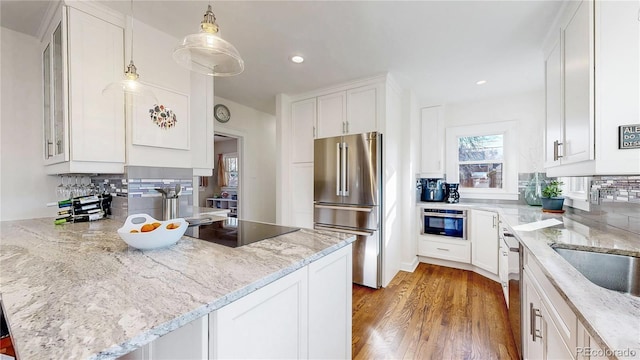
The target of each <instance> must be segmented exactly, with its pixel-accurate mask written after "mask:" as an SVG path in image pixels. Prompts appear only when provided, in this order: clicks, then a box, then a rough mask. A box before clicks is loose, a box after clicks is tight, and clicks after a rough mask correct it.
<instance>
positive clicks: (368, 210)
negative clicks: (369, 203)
mask: <svg viewBox="0 0 640 360" xmlns="http://www.w3.org/2000/svg"><path fill="white" fill-rule="evenodd" d="M314 207H315V208H316V209H330V210H345V211H361V212H368V213H370V212H371V211H373V208H370V207H353V206H338V205H318V204H316V205H314Z"/></svg>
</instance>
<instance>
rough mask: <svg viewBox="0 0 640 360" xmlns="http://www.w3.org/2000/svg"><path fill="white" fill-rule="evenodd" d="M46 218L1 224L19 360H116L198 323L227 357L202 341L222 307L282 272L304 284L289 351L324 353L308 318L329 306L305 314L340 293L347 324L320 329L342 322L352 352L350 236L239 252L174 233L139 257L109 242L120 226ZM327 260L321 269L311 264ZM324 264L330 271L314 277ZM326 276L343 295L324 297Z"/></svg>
mask: <svg viewBox="0 0 640 360" xmlns="http://www.w3.org/2000/svg"><path fill="white" fill-rule="evenodd" d="M52 222H53V220H52V219H50V218H44V219H35V220H20V221H5V222H0V233H1V242H0V261H1V263H2V267H1V270H0V285H1V288H0V289H1V292H0V296H1V300H2V303H3V307H4V310H5V312H4V314H5V316H6V318H7V321H8V323H9V327H10V330H11V335H12V338H13V342H14V347H15V349H16V351H17V354H18V356H19V357H20V359H23V360H28V359H43V358H69V359H70V358H73V359H80V358H82V359H85V358H93V359H108V358H116V357H118V356H121V355H124V354H127V353H129V352H131V351H134V350H136V349H138V348H140V347H143V346H145V345H146V344H149V343H152V342H153V341H156V339H158V338H159V337H161V336H163V335H166V334H169V333H171V332H173V331H174V330H176V329H178V328H180V327H182V326H184V325H186V324H189V323H191V322H193V321H195V320H198V319H202V318H203V317H206V316H209V322H208V323H209V338H213V340H211V342H210V343H209V344H208V349H209V357H210V358H215V357H225V356H228V355H229V353H228V352H227V353H225V352H224V351H222V350H217V349H214V348H213V347H214V346H215V345H212V343H215V341H216V339H218V340H220V339H219V338H218V336H220V335H214V336H212V335H211V334H212V331H213V332H215V329H214V328H213V326H214V324H215V323H216V322H217V321H219V322H220V323H219V325H220V326H222V322H221V321H222V320H221V319H222V317H223V316H222V313H221V311H222V309H227V308H229V307H231V306H229V305H230V304H234V303H235V304H237V303H241V302H242V301H246V299H250V298H251V297H254V299H255V297H256V296H257V295H256V294H259V293H260V291H263V290H264V289H267V288H269V286H272V285H274V284H276V283H278V282H281V281H282V280H283V279H287V278H290V277H291V276H297V278H299V279H302V280H301V282H299V283H297V285H296V286H295V289H298V290H294V291H298V292H297V293H295V297H294V299H296V301H298V306H299V309H298V313H297V314H296V315H295V316H298V317H299V318H301V319H304V322H305V323H304V324H302V326H299V327H298V328H299V330H297V331H299V332H300V333H301V335H299V337H298V338H299V339H302V342H303V343H298V344H296V346H297V348H296V349H297V350H295V351H298V354H302V355H303V356H304V357H306V356H310V353H309V354H307V353H306V352H307V351H309V352H311V351H315V350H317V349H320V350H321V349H322V345H323V344H314V343H312V342H313V341H316V340H315V338H316V337H314V338H313V339H312V336H311V334H314V332H315V330H314V326H315V324H314V319H317V316H315V315H317V314H319V315H321V316H323V317H326V316H325V315H324V314H326V311H328V310H326V309H317V308H314V307H317V306H322V304H321V303H322V301H317V300H318V296H322V293H325V294H324V296H331V297H338V296H339V295H340V294H342V296H343V297H344V299H340V300H339V301H342V303H343V304H344V309H340V311H339V314H338V315H340V314H342V312H343V311H344V314H342V315H341V316H342V317H347V318H348V319H341V318H340V316H336V317H332V319H330V321H341V322H343V323H342V324H336V325H337V326H338V327H341V328H344V330H345V331H346V333H342V334H339V336H341V337H345V338H344V339H343V340H344V343H345V344H344V346H345V347H346V351H348V353H349V354H350V352H351V347H350V344H351V320H350V319H351V251H350V250H351V242H353V241H354V240H355V238H354V237H353V236H351V235H347V234H341V233H335V232H328V231H317V230H311V229H301V230H299V231H296V232H293V233H288V234H285V235H281V236H278V237H275V238H272V239H267V240H264V241H260V242H257V243H253V244H250V245H247V246H242V247H238V248H228V247H224V246H220V245H217V244H211V243H208V242H205V241H201V240H198V239H194V238H190V237H187V236H184V237H182V238H181V240H180V241H178V243H177V244H175V245H173V246H170V247H168V248H165V249H159V250H152V251H140V250H136V249H133V248H130V247H128V246H127V244H125V243H124V242H123V241H122V240H121V239H120V238H119V237H118V235H117V233H116V230H117V229H118V228H119V227H120V226H121V225H122V223H121V222H120V221H116V220H110V219H109V220H103V221H97V222H90V223H77V224H65V225H64V226H54V225H53V224H52ZM339 254H340V255H341V258H340V259H337V260H336V256H337V255H339ZM327 259H329V260H330V261H331V263H330V264H329V265H326V266H324V264H323V266H322V268H318V266H317V264H321V263H322V262H323V261H326V260H327ZM334 264H335V265H337V266H334ZM314 266H316V267H315V268H314ZM325 268H327V269H331V274H327V276H326V278H321V277H322V270H323V269H325ZM336 271H338V272H339V273H340V274H341V276H338V277H336ZM301 274H302V275H301ZM319 274H320V276H319ZM329 275H331V276H329ZM319 278H321V279H320V280H321V281H317V280H318V279H319ZM327 279H329V280H328V281H329V283H331V282H333V284H331V285H329V286H334V285H335V286H337V287H338V288H339V289H343V290H342V291H339V292H337V293H336V292H332V293H330V295H328V294H327V291H326V290H328V289H327V286H328V285H327V281H324V280H327ZM314 281H315V282H314ZM319 294H320V295H319ZM274 298H275V297H272V298H268V300H269V301H271V300H272V299H274ZM238 300H240V301H238ZM331 303H332V304H334V305H335V301H334V300H331ZM300 309H302V310H300ZM304 311H308V312H309V316H308V317H307V316H305V313H304ZM312 311H313V312H314V315H312V314H311V312H312ZM219 312H220V314H218V315H217V317H216V314H217V313H219ZM290 312H292V313H295V312H296V311H295V309H291V311H290ZM261 316H263V318H264V319H270V317H273V316H276V315H274V314H265V315H261ZM205 319H206V318H205ZM211 319H215V320H211ZM301 321H302V320H301ZM322 321H325V322H326V321H327V319H326V318H325V319H322ZM204 323H205V324H206V320H205V322H204ZM274 323H277V322H275V321H274ZM324 325H326V323H325V324H323V326H324ZM272 326H273V325H272ZM225 329H227V327H225ZM225 331H226V330H225ZM307 331H308V333H307ZM220 333H222V332H220ZM307 334H309V336H308V340H307V336H306V335H307ZM203 338H204V339H207V337H206V336H204V337H203ZM245 340H247V339H246V338H245V339H244V340H243V341H245ZM333 340H335V339H333ZM333 340H330V341H333ZM307 341H308V342H309V343H305V342H307ZM174 345H175V347H177V348H179V344H174ZM325 347H326V346H325ZM228 349H229V346H227V350H228ZM227 350H225V351H227ZM205 351H206V350H205ZM239 351H244V350H243V349H239ZM300 352H302V353H300ZM242 354H243V353H242Z"/></svg>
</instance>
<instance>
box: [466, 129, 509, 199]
mask: <svg viewBox="0 0 640 360" xmlns="http://www.w3.org/2000/svg"><path fill="white" fill-rule="evenodd" d="M503 144H504V135H503V134H494V135H481V136H461V137H459V138H458V175H459V176H458V177H459V182H460V187H461V188H502V183H503V179H502V178H503V173H502V169H503V168H504V166H503V164H504V156H503V150H504V149H503Z"/></svg>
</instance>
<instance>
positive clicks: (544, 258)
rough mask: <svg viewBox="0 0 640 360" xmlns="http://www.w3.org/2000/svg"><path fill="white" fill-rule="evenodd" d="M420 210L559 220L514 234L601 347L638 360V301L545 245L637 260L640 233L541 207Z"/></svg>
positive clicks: (512, 220) (518, 221)
mask: <svg viewBox="0 0 640 360" xmlns="http://www.w3.org/2000/svg"><path fill="white" fill-rule="evenodd" d="M418 207H422V208H425V207H437V208H466V209H479V210H488V211H495V212H498V213H499V214H500V219H501V221H503V222H505V223H506V224H507V225H508V226H509V227H511V228H513V227H515V226H518V225H523V224H528V223H532V222H537V221H543V220H547V219H556V220H559V221H561V222H562V224H559V225H555V226H550V227H546V228H543V229H539V230H534V231H512V233H513V234H514V235H515V236H516V238H517V239H518V240H519V241H520V242H521V243H522V244H523V246H525V247H526V248H527V249H528V250H529V251H530V253H531V254H533V256H534V257H535V258H536V260H537V261H538V262H539V263H540V264H541V265H542V269H543V271H544V272H545V274H544V275H545V276H546V277H547V278H548V279H549V280H550V281H551V283H552V284H553V285H554V286H555V288H556V289H557V290H558V292H559V293H560V295H561V296H562V297H564V299H565V300H566V301H567V303H568V304H569V306H570V307H571V308H572V309H573V311H574V312H575V313H576V315H577V317H578V320H579V321H580V322H582V324H583V325H584V326H585V328H586V329H587V330H588V331H589V333H590V334H591V335H592V336H593V337H594V338H595V340H596V341H597V342H598V343H599V345H600V346H601V347H602V348H603V349H609V350H624V349H634V350H636V356H638V357H640V297H636V296H633V295H630V294H623V293H620V292H617V291H613V290H608V289H605V288H602V287H600V286H598V285H595V284H594V283H592V282H591V281H589V280H588V279H587V278H585V277H584V276H583V275H582V274H581V273H579V272H578V271H577V270H576V269H575V268H574V267H573V266H572V265H570V264H569V263H568V262H567V261H566V260H565V259H564V258H562V257H561V256H560V255H558V254H557V253H556V252H555V251H554V250H553V249H552V248H551V247H550V246H549V245H551V244H561V245H562V247H564V248H570V249H580V250H590V251H597V252H604V253H612V254H621V255H632V256H636V257H640V235H639V234H636V233H633V232H629V231H624V230H620V229H618V228H615V227H611V226H606V225H603V224H602V223H598V222H589V221H585V220H584V219H581V221H576V220H575V219H572V218H570V216H571V214H549V213H543V212H542V211H541V208H540V207H534V206H528V205H519V204H482V203H475V202H474V203H461V204H446V203H418Z"/></svg>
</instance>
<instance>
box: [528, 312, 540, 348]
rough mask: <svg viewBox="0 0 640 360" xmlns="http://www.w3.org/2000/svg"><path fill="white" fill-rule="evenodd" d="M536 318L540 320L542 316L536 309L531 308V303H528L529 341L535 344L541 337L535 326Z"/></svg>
mask: <svg viewBox="0 0 640 360" xmlns="http://www.w3.org/2000/svg"><path fill="white" fill-rule="evenodd" d="M536 318H540V319H542V314H541V313H540V309H536V308H534V307H533V303H529V321H530V323H531V324H530V325H531V326H530V329H529V330H530V333H531V339H532V340H533V342H536V339H542V335H540V333H541V332H540V330H538V328H537V326H536Z"/></svg>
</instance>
